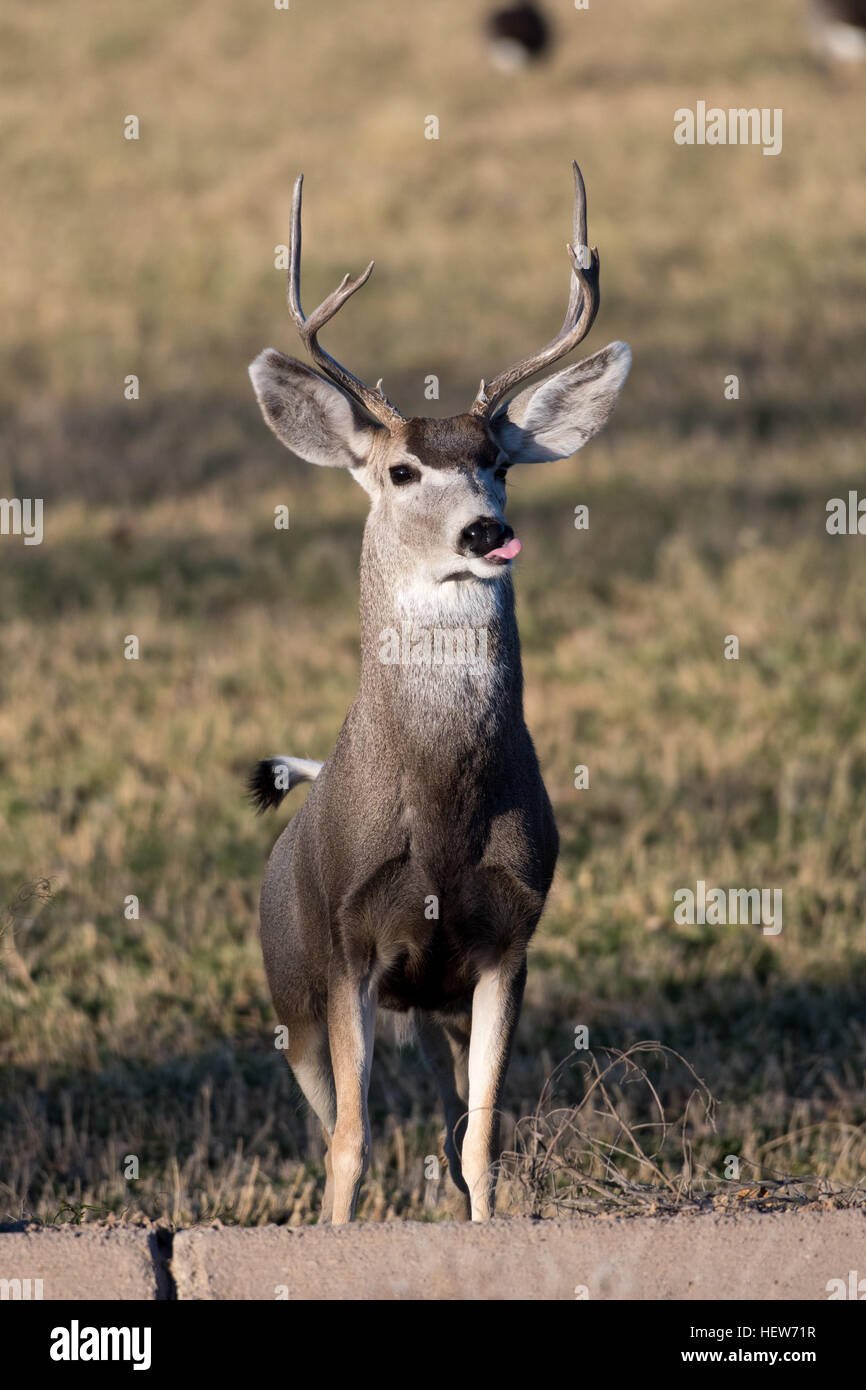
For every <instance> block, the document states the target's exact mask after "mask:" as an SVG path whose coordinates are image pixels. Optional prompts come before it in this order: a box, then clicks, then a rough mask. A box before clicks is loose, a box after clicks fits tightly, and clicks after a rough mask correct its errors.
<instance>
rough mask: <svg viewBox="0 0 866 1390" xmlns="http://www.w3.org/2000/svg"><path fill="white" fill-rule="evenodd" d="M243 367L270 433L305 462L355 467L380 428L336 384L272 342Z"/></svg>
mask: <svg viewBox="0 0 866 1390" xmlns="http://www.w3.org/2000/svg"><path fill="white" fill-rule="evenodd" d="M249 371H250V380H251V381H252V383H253V389H254V390H255V393H256V397H257V399H258V402H259V405H260V406H261V408H262V414H263V415H264V417H265V419H266V421H267V422H268V424H269V425H270V427H271V429H272V430H273V432H274V434H275V435H276V436H277V438H278V439H280V440H282V442H283V444H285V446H286V448H287V449H291V451H292V453H293V454H297V455H298V457H299V458H302V459H306V461H307V463H318V464H321V465H323V466H324V467H326V468H360V467H361V465H362V464H364V463H366V461H367V459H368V457H369V454H370V450H371V449H372V447H373V442H374V440H375V438H376V435H377V434H379V433H384V432H385V431H384V427H383V426H382V425H377V424H374V423H373V421H372V420H370V419H369V418H368V417H367V416H366V415H365V414H364V412H363V411H362V410H361V408H360V406H358V405H356V404H355V402H354V401H353V400H351V399H350V397H349V396H347V395H346V393H345V391H341V390H340V388H339V386H335V385H334V384H333V382H331V381H328V380H327V379H326V378H325V377H323V376H320V375H319V373H318V372H314V371H313V370H312V369H311V368H310V367H307V366H305V365H304V363H303V362H297V361H296V360H295V358H294V357H286V356H285V355H284V354H283V353H282V352H277V350H276V348H265V350H264V352H260V353H259V355H258V357H257V358H256V360H255V362H252V363H251V364H250V369H249Z"/></svg>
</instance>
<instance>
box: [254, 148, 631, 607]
mask: <svg viewBox="0 0 866 1390" xmlns="http://www.w3.org/2000/svg"><path fill="white" fill-rule="evenodd" d="M573 168H574V232H573V241H572V244H570V245H569V246H568V248H567V249H568V254H569V258H570V261H571V277H570V284H569V296H568V307H567V309H566V314H565V319H564V321H563V324H562V328H561V329H560V331H559V333H557V335H556V337H555V338H553V339H551V341H550V342H549V343H547V344H546V345H545V346H544V347H542V348H540V349H539V350H538V351H537V352H534V353H532V354H531V355H530V356H529V357H526V358H524V360H523V361H522V362H519V363H518V364H517V365H516V366H513V367H510V368H508V369H507V370H506V371H503V372H501V373H500V374H499V375H498V376H496V377H494V378H493V380H492V381H490V382H487V383H485V382H484V381H482V382H481V385H480V387H479V389H478V393H477V395H476V397H475V400H474V402H473V403H472V406H471V408H470V410H469V412H468V413H467V414H462V415H454V416H451V417H450V418H448V419H439V420H437V419H425V418H415V419H409V420H407V419H405V418H404V417H403V416H402V415H401V414H400V412H399V411H398V410H397V409H396V407H395V406H393V405H392V404H391V402H390V401H389V400H388V398H387V397H386V396H385V394H384V392H383V390H382V383H381V381H380V382H378V383H377V385H376V387H375V388H371V387H369V386H367V385H365V383H364V382H363V381H361V380H360V379H359V378H358V377H356V376H354V375H353V373H352V372H350V371H348V369H347V368H345V367H343V366H341V365H340V363H339V362H337V361H336V360H335V359H334V358H333V357H331V356H330V355H329V354H328V353H327V352H325V351H324V349H323V348H322V347H321V346H320V345H319V341H318V334H319V332H320V330H321V329H322V328H323V327H324V325H325V324H326V323H327V322H328V321H329V320H330V319H332V318H333V317H334V315H335V314H336V313H337V311H338V310H339V309H340V308H341V307H342V306H343V304H344V303H345V302H346V300H347V299H349V298H350V296H351V295H353V294H354V293H355V292H356V290H359V289H360V288H361V286H362V285H364V284H366V282H367V280H368V279H369V278H370V275H371V273H372V270H373V264H374V263H373V262H372V261H371V262H370V264H369V265H368V266H367V268H366V270H365V271H363V273H362V274H361V275H358V276H357V277H356V278H355V279H351V278H350V277H349V276H348V275H346V276H345V277H344V279H343V280H342V282H341V284H340V285H338V287H337V289H335V290H334V291H333V293H332V294H330V295H329V296H328V298H327V299H325V300H324V301H323V302H322V303H321V304H320V305H319V307H318V308H317V309H316V310H315V311H314V312H313V313H312V314H310V316H309V317H307V316H306V315H305V314H304V312H303V310H302V308H301V299H300V261H301V190H302V184H303V176H301V177H299V178H298V180H297V182H296V183H295V189H294V198H293V203H292V227H291V238H290V245H289V294H288V299H289V312H290V314H291V316H292V319H293V320H294V322H295V325H296V326H297V329H298V332H299V334H300V337H301V340H302V342H303V343H304V346H305V347H306V349H307V351H308V353H309V355H310V357H311V358H312V360H313V362H314V363H315V364H316V367H317V368H318V369H319V370H318V371H313V370H312V368H310V367H308V366H306V365H305V364H304V363H302V362H298V361H297V360H295V359H294V358H292V357H286V356H285V355H284V354H283V353H281V352H278V351H277V350H276V349H275V348H266V349H265V351H264V352H262V353H260V355H259V356H258V357H257V358H256V360H255V361H254V362H253V363H252V365H251V366H250V377H251V378H252V382H253V386H254V388H255V392H256V396H257V397H258V401H259V404H260V406H261V409H262V414H263V415H264V417H265V420H266V421H267V423H268V424H269V425H270V427H271V429H272V430H273V431H274V433H275V434H276V435H277V437H278V438H279V439H281V440H282V442H283V443H284V444H285V445H286V447H287V448H289V449H291V450H292V452H293V453H295V454H297V455H299V456H300V457H301V458H303V459H306V460H307V462H309V463H315V464H319V465H324V466H325V467H331V468H347V469H348V470H349V471H350V472H351V474H352V476H353V477H354V478H355V479H356V480H357V481H358V482H359V483H360V484H361V486H362V487H363V488H364V489H365V490H366V491H367V493H368V494H369V496H370V498H371V518H370V520H371V523H373V524H374V529H375V533H376V536H377V544H378V548H379V551H380V553H383V547H384V550H385V551H386V552H387V557H388V560H389V561H390V563H391V565H392V566H393V567H395V568H397V567H399V570H400V572H401V573H402V574H403V575H404V576H405V577H406V578H410V577H411V578H415V579H421V580H424V581H425V582H427V583H433V584H442V583H445V582H446V581H449V580H461V579H462V580H466V579H468V580H481V581H495V580H496V579H497V578H499V577H500V576H501V575H502V574H503V573H505V572H506V571H507V570H508V569H509V568H510V566H511V561H512V560H513V559H514V557H515V556H516V555H517V554H518V553H519V551H520V548H521V547H520V541H519V540H517V539H516V537H515V536H514V532H513V531H512V529H511V527H510V526H508V525H507V524H506V521H505V480H506V475H507V472H508V469H509V468H511V467H512V466H513V465H514V464H518V463H543V462H545V461H548V460H553V459H562V458H568V457H570V455H571V454H573V453H574V452H575V451H576V450H577V449H580V448H582V446H583V445H584V444H585V443H586V442H587V440H588V439H591V438H592V436H593V435H595V434H597V433H598V431H599V430H600V429H601V428H602V426H603V425H604V424H605V422H606V421H607V419H608V417H609V415H610V414H611V412H612V410H613V408H614V405H615V404H616V401H617V397H618V396H619V393H620V391H621V390H622V386H623V383H624V382H625V378H626V376H627V375H628V370H629V366H630V364H631V353H630V352H629V349H628V347H627V346H626V344H625V343H610V344H608V346H607V347H605V348H602V349H601V351H600V352H597V353H595V354H594V355H593V356H592V357H587V358H585V359H584V360H583V361H581V362H577V363H575V364H574V365H573V366H570V367H566V368H565V369H564V370H563V371H560V372H557V373H555V374H554V375H553V376H548V377H546V378H545V379H544V380H542V381H540V382H538V383H536V385H534V386H530V387H528V388H527V389H526V390H524V391H521V392H520V394H519V395H516V396H511V398H510V399H508V400H506V399H505V398H506V397H507V396H509V394H510V393H511V392H512V391H513V390H514V389H515V387H517V386H519V385H520V384H521V383H522V382H524V381H525V380H527V378H528V377H531V376H534V375H535V373H536V372H539V371H541V370H542V369H543V368H544V367H548V366H550V365H551V364H552V363H554V362H557V361H558V360H559V359H560V358H562V357H564V356H565V355H566V354H567V353H569V352H571V350H572V349H573V348H575V347H577V345H578V343H580V342H581V341H582V340H583V338H585V337H586V334H587V333H588V332H589V329H590V327H591V326H592V322H593V320H594V318H595V315H596V313H597V311H598V304H599V259H598V251H597V250H596V249H595V248H593V249H592V251H590V250H589V247H588V245H587V230H586V194H585V190H584V184H583V178H582V177H581V173H580V170H579V168H578V166H577V164H576V163H575V164H574V166H573Z"/></svg>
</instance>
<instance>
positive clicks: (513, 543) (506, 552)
mask: <svg viewBox="0 0 866 1390" xmlns="http://www.w3.org/2000/svg"><path fill="white" fill-rule="evenodd" d="M522 549H523V546H522V545H521V544H520V541H519V540H518V539H517V537H516V536H513V537H512V538H511V540H510V541H508V542H507V543H506V544H505V545H503V546H500V548H499V549H498V550H488V552H487V554H486V555H485V556H484V558H485V560H513V559H514V557H515V555H519V554H520V552H521V550H522Z"/></svg>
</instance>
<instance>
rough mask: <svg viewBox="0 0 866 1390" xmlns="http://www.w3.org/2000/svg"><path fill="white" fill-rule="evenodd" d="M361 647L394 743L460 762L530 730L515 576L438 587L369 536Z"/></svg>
mask: <svg viewBox="0 0 866 1390" xmlns="http://www.w3.org/2000/svg"><path fill="white" fill-rule="evenodd" d="M361 644H362V645H361V651H362V654H361V692H360V700H361V703H362V705H363V706H364V707H365V708H366V709H367V710H368V711H369V714H370V717H371V719H372V720H374V721H375V725H376V727H377V728H378V729H379V730H380V734H384V735H385V736H386V737H387V738H388V739H390V740H393V741H395V742H396V743H398V744H401V745H403V746H407V745H408V746H409V747H410V748H411V747H417V748H418V749H419V750H426V753H427V755H428V756H429V752H430V749H431V747H435V749H436V752H437V755H439V756H441V757H443V758H444V757H448V756H449V755H450V756H453V757H454V758H460V757H461V756H463V755H464V753H465V751H466V749H467V748H472V749H477V747H478V746H479V743H480V742H483V743H484V745H485V746H487V747H490V748H491V749H492V748H493V747H494V745H495V744H496V743H497V742H502V741H503V740H505V739H507V736H508V733H509V730H512V729H514V728H515V727H516V726H517V725H522V721H523V675H522V669H521V662H520V642H519V638H518V635H517V622H516V618H515V613H514V589H513V587H512V583H511V576H510V575H508V574H506V575H503V576H502V577H501V578H498V579H496V580H490V581H483V580H477V579H461V580H449V581H446V582H445V583H431V582H430V581H429V580H426V579H425V578H423V577H422V575H421V574H420V572H416V573H415V574H412V573H409V574H407V572H406V570H405V568H403V567H402V566H399V567H398V566H397V565H396V564H395V563H394V562H393V559H391V560H390V563H389V556H388V554H387V552H386V553H383V552H382V550H381V547H380V545H378V544H377V540H376V537H375V535H371V533H370V531H369V530H368V531H367V533H365V537H364V548H363V553H362V561H361ZM434 740H437V742H435V743H433V742H431V741H434Z"/></svg>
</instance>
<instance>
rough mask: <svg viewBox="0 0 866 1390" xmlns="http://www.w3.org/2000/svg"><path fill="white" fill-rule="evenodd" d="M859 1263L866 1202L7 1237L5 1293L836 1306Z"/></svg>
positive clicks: (2, 1246) (0, 1247) (87, 1230)
mask: <svg viewBox="0 0 866 1390" xmlns="http://www.w3.org/2000/svg"><path fill="white" fill-rule="evenodd" d="M851 1271H855V1272H858V1271H862V1272H864V1273H866V1213H864V1212H863V1211H853V1210H852V1211H827V1212H821V1211H808V1212H785V1213H774V1214H762V1213H756V1212H742V1213H736V1214H733V1213H732V1214H712V1215H678V1216H673V1217H659V1218H633V1219H622V1218H620V1219H617V1218H612V1219H598V1218H586V1219H582V1220H570V1221H540V1222H534V1221H524V1220H502V1221H494V1222H491V1223H490V1224H489V1225H487V1226H471V1225H461V1224H456V1223H454V1224H451V1223H449V1224H442V1225H433V1224H430V1225H427V1224H424V1223H420V1222H400V1223H397V1222H391V1223H383V1224H374V1223H367V1224H362V1225H356V1226H352V1227H343V1228H336V1227H297V1228H290V1227H285V1226H266V1227H258V1228H248V1227H222V1226H210V1227H197V1228H195V1229H191V1230H184V1231H177V1232H174V1233H173V1234H172V1233H171V1232H169V1231H167V1230H162V1229H159V1228H157V1227H138V1228H118V1227H113V1228H112V1227H105V1226H82V1227H77V1228H74V1229H72V1228H62V1229H58V1230H54V1229H44V1228H43V1229H33V1228H28V1229H23V1228H22V1229H18V1230H12V1231H8V1232H6V1233H2V1234H0V1297H5V1298H10V1297H21V1296H25V1297H26V1296H29V1297H36V1296H41V1297H42V1298H44V1299H46V1300H60V1301H66V1300H75V1299H84V1298H87V1299H117V1298H121V1299H127V1300H154V1299H166V1298H177V1299H179V1300H181V1301H190V1300H192V1301H198V1300H237V1299H269V1300H270V1299H287V1300H299V1299H315V1300H324V1299H352V1300H356V1299H357V1300H368V1299H384V1300H400V1299H403V1300H428V1299H433V1300H437V1299H447V1300H463V1299H485V1300H501V1299H505V1300H514V1299H519V1300H528V1299H543V1300H563V1299H567V1300H575V1299H628V1300H637V1299H639V1300H646V1299H695V1300H708V1299H710V1300H711V1299H719V1300H724V1299H733V1298H741V1299H755V1300H774V1299H779V1300H785V1299H794V1298H797V1299H809V1300H826V1299H828V1298H829V1297H830V1295H831V1293H833V1292H834V1291H835V1292H836V1296H840V1290H841V1288H842V1287H843V1286H844V1288H845V1289H846V1290H848V1292H847V1293H846V1294H845V1295H844V1296H846V1297H850V1296H851V1295H850V1287H851V1282H852V1281H851ZM859 1278H860V1274H859V1273H856V1275H855V1281H854V1283H855V1284H856V1281H857V1280H858V1279H859ZM27 1280H29V1281H30V1283H29V1285H28V1284H27V1283H26V1281H27ZM37 1280H41V1284H38V1285H37V1284H36V1282H35V1281H37ZM3 1281H8V1282H7V1283H4V1282H3ZM16 1281H20V1285H19V1283H16ZM833 1281H842V1284H841V1285H840V1284H839V1283H838V1282H837V1283H834V1282H833Z"/></svg>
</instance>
